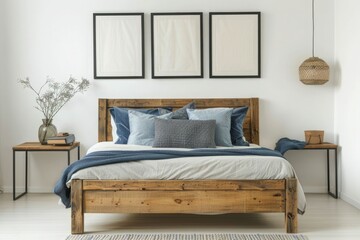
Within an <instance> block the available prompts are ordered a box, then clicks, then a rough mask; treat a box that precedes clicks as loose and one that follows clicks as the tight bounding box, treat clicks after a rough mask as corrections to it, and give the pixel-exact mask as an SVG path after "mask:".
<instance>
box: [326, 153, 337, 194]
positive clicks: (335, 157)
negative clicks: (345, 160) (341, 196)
mask: <svg viewBox="0 0 360 240" xmlns="http://www.w3.org/2000/svg"><path fill="white" fill-rule="evenodd" d="M333 150H334V153H335V156H334V162H335V167H334V168H335V193H332V192H331V191H330V176H329V174H330V166H329V159H330V157H329V151H330V150H329V149H327V165H328V194H329V195H330V196H332V197H333V198H336V199H337V198H338V173H337V171H338V170H337V149H336V148H335V149H333Z"/></svg>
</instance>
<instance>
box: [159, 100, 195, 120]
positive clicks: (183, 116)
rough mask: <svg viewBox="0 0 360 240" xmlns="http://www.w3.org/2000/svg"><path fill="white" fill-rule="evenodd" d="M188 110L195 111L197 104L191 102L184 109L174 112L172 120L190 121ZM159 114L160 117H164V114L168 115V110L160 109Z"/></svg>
mask: <svg viewBox="0 0 360 240" xmlns="http://www.w3.org/2000/svg"><path fill="white" fill-rule="evenodd" d="M186 109H195V103H194V102H190V103H188V104H186V105H185V106H183V107H182V108H180V109H178V110H176V111H174V112H173V115H172V117H171V118H172V119H189V117H188V114H187V112H186ZM159 113H160V115H162V114H166V113H168V112H166V109H159Z"/></svg>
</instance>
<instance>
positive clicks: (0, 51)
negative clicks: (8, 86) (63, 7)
mask: <svg viewBox="0 0 360 240" xmlns="http://www.w3.org/2000/svg"><path fill="white" fill-rule="evenodd" d="M4 30H5V28H4V2H3V1H0V151H2V146H3V145H4V143H3V141H4V130H3V122H4V119H3V113H4V108H3V104H4V102H3V101H4V98H3V95H4V92H5V78H4V76H5V73H4V71H5V66H4V64H5V56H4V50H5V43H4V34H3V33H4ZM2 157H3V156H2V155H0V162H3V160H2ZM2 166H3V165H2V164H0V190H2V187H3V184H2V183H3V174H1V173H2V172H3V171H2Z"/></svg>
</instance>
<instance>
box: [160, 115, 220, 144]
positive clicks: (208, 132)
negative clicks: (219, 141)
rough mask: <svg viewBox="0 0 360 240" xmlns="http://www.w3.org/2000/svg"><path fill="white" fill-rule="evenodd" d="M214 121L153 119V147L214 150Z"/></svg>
mask: <svg viewBox="0 0 360 240" xmlns="http://www.w3.org/2000/svg"><path fill="white" fill-rule="evenodd" d="M215 129H216V121H215V120H207V121H200V120H188V121H184V120H180V119H174V120H164V119H159V118H158V119H155V139H154V144H153V147H169V148H215V147H216V145H215Z"/></svg>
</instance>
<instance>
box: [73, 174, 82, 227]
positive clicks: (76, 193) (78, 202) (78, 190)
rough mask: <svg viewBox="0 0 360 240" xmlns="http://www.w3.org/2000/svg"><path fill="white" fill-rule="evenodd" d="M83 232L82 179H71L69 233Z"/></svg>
mask: <svg viewBox="0 0 360 240" xmlns="http://www.w3.org/2000/svg"><path fill="white" fill-rule="evenodd" d="M82 233H84V211H83V181H82V180H80V179H73V180H71V234H82Z"/></svg>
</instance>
